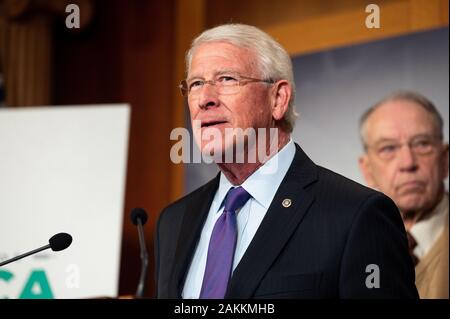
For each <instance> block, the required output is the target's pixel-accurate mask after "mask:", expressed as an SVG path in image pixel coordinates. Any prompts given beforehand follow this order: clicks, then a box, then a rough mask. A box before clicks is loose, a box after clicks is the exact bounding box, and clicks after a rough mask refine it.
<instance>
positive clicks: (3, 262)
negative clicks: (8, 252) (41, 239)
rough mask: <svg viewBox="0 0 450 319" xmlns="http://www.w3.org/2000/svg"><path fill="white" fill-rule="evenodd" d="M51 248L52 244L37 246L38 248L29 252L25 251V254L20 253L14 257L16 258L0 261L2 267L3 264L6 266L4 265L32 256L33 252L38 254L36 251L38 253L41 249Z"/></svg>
mask: <svg viewBox="0 0 450 319" xmlns="http://www.w3.org/2000/svg"><path fill="white" fill-rule="evenodd" d="M49 248H50V245H45V246H42V247H40V248H37V249H35V250H32V251H29V252H27V253H25V254H22V255H19V256H16V257H14V258H11V259H8V260H5V261H2V262H0V267H2V266H4V265H7V264H9V263H12V262H13V261H16V260H19V259H22V258H24V257H27V256H30V255H33V254H36V253H38V252H40V251H43V250H46V249H49Z"/></svg>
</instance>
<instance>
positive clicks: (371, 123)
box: [367, 101, 434, 138]
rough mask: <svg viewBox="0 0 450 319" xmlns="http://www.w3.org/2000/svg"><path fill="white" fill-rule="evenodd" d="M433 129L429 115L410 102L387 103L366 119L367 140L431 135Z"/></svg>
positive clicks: (431, 118)
mask: <svg viewBox="0 0 450 319" xmlns="http://www.w3.org/2000/svg"><path fill="white" fill-rule="evenodd" d="M433 129H434V122H433V117H432V116H431V114H430V113H429V112H427V111H426V110H425V109H424V108H423V107H421V106H420V105H417V104H416V103H414V102H410V101H388V102H386V103H384V104H383V105H380V106H379V107H378V108H377V109H375V110H374V111H373V113H372V114H371V115H370V116H369V118H368V119H367V133H368V135H369V138H371V137H372V138H380V137H386V138H390V137H391V138H397V137H404V136H406V135H408V136H413V135H417V134H433V133H434V132H433Z"/></svg>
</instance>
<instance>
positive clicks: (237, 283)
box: [155, 145, 418, 298]
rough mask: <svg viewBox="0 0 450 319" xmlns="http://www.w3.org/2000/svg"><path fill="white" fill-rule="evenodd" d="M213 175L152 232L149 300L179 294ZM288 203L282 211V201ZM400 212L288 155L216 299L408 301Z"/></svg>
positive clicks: (408, 269)
mask: <svg viewBox="0 0 450 319" xmlns="http://www.w3.org/2000/svg"><path fill="white" fill-rule="evenodd" d="M218 185H219V175H218V176H217V177H216V178H214V179H213V180H212V181H210V182H209V183H207V184H205V185H204V186H202V187H200V188H199V189H197V190H195V191H194V192H192V193H190V194H189V195H187V196H185V197H183V198H182V199H180V200H178V201H176V202H175V203H173V204H171V205H170V206H168V207H167V208H165V209H164V210H163V212H162V213H161V215H160V217H159V220H158V223H157V229H156V232H155V260H156V265H155V270H156V285H157V288H156V289H157V292H156V293H157V297H158V298H181V292H182V290H183V286H184V281H185V278H186V274H187V271H188V270H189V266H190V262H191V260H192V257H193V255H194V252H195V249H196V245H197V243H198V240H199V238H200V234H201V231H202V226H203V223H204V221H205V220H206V216H207V214H208V212H209V208H210V205H211V202H212V200H213V197H214V195H215V192H216V190H217V188H218ZM287 198H289V199H291V200H292V205H291V206H289V207H287V208H286V207H284V206H283V205H282V202H283V200H284V199H287ZM414 279H415V278H414V266H413V263H412V260H411V257H410V256H409V254H408V248H407V239H406V234H405V229H404V226H403V222H402V220H401V217H400V213H399V211H398V210H397V208H396V206H395V204H394V203H393V202H392V201H391V200H390V199H389V198H388V197H386V196H385V195H383V194H381V193H378V192H376V191H374V190H371V189H369V188H366V187H364V186H362V185H360V184H357V183H355V182H353V181H351V180H349V179H347V178H345V177H343V176H340V175H338V174H336V173H333V172H331V171H329V170H327V169H325V168H322V167H320V166H317V165H315V164H314V163H313V162H312V161H311V160H310V159H309V158H308V157H307V155H306V154H305V153H304V152H303V151H302V149H301V148H300V147H299V146H298V145H296V154H295V157H294V160H293V162H292V164H291V166H290V168H289V170H288V172H287V173H286V176H285V177H284V179H283V181H282V183H281V185H280V187H279V189H278V190H277V192H276V194H275V197H274V199H273V201H272V203H271V205H270V207H269V209H268V211H267V213H266V216H265V217H264V219H263V221H262V222H261V225H260V226H259V228H258V230H257V232H256V234H255V236H254V238H253V240H252V241H251V243H250V245H249V247H248V248H247V250H246V252H245V254H244V256H243V257H242V259H241V261H240V262H239V264H238V266H237V267H236V269H235V271H234V272H233V275H232V278H231V279H230V282H229V285H228V290H227V293H226V296H225V298H418V293H417V289H416V287H415V285H414Z"/></svg>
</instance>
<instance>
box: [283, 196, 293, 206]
mask: <svg viewBox="0 0 450 319" xmlns="http://www.w3.org/2000/svg"><path fill="white" fill-rule="evenodd" d="M281 205H283V207H284V208H288V207H289V206H291V205H292V201H291V199H290V198H285V199H283V202H282V203H281Z"/></svg>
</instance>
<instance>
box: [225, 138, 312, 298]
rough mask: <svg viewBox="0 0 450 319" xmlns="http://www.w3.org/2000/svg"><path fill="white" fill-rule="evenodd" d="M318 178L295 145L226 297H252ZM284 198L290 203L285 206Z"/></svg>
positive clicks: (301, 213)
mask: <svg viewBox="0 0 450 319" xmlns="http://www.w3.org/2000/svg"><path fill="white" fill-rule="evenodd" d="M316 179H317V168H316V166H315V164H314V163H313V162H312V161H311V160H310V159H309V158H308V157H307V156H306V154H305V153H304V152H303V151H302V150H301V148H300V147H299V146H298V145H296V153H295V157H294V160H293V162H292V164H291V167H290V168H289V170H288V172H287V174H286V176H285V178H284V179H283V182H282V183H281V185H280V187H279V189H278V191H277V192H276V194H275V197H274V200H273V201H272V203H271V205H270V207H269V209H268V211H267V213H266V216H265V217H264V219H263V221H262V223H261V225H260V226H259V228H258V230H257V232H256V234H255V237H254V238H253V240H252V241H251V243H250V245H249V247H248V248H247V251H246V252H245V254H244V256H243V257H242V259H241V261H240V262H239V265H238V266H237V268H236V269H235V271H234V273H233V277H232V279H231V283H230V285H229V287H228V292H227V295H226V298H251V297H252V295H253V293H254V291H255V289H256V288H257V287H258V285H259V283H260V281H261V279H262V278H263V276H264V275H265V273H266V272H267V271H268V270H269V268H270V266H271V265H272V263H273V262H274V261H275V259H276V258H277V256H278V255H279V253H280V251H281V250H282V249H283V247H284V246H285V244H286V243H287V241H288V240H289V238H290V237H291V235H292V234H293V232H294V231H295V230H296V229H297V226H298V225H299V223H300V222H301V221H302V219H303V217H304V216H305V214H306V212H307V211H308V208H309V207H310V205H311V204H312V202H313V201H314V194H313V192H308V191H306V188H307V186H308V185H309V184H311V183H313V182H314V181H315V180H316ZM284 199H291V201H292V202H291V205H290V206H289V207H284V206H283V205H282V202H283V200H284Z"/></svg>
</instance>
